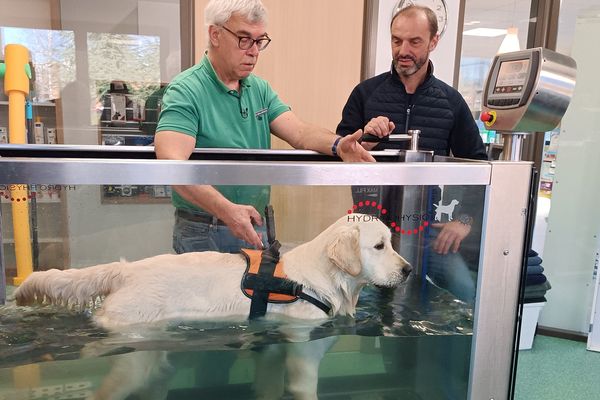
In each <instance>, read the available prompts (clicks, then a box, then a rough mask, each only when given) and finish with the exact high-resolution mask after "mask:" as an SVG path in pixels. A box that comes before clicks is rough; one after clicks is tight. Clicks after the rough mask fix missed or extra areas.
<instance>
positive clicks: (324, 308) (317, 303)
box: [298, 289, 331, 315]
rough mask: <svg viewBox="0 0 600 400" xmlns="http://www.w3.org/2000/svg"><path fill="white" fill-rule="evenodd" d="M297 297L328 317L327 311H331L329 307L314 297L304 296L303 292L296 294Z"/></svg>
mask: <svg viewBox="0 0 600 400" xmlns="http://www.w3.org/2000/svg"><path fill="white" fill-rule="evenodd" d="M301 290H302V289H301ZM298 297H300V298H301V299H302V300H306V301H308V302H309V303H311V304H314V305H315V306H317V307H318V308H320V309H321V310H322V311H323V312H324V313H325V314H327V315H329V311H331V307H329V306H328V305H327V304H325V303H323V302H322V301H321V300H319V299H317V298H315V297H312V296H311V295H309V294H306V293H304V292H300V294H298Z"/></svg>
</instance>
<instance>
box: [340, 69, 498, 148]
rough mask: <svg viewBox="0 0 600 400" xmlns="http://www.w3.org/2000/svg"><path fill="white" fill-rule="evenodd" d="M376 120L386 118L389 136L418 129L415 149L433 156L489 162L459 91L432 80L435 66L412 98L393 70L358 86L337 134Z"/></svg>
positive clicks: (401, 144) (401, 145) (402, 144)
mask: <svg viewBox="0 0 600 400" xmlns="http://www.w3.org/2000/svg"><path fill="white" fill-rule="evenodd" d="M378 116H386V117H388V118H390V119H391V120H392V121H393V122H394V124H395V125H396V129H395V130H394V132H393V133H406V132H407V131H408V130H409V129H420V130H421V136H420V141H419V149H421V150H433V151H434V152H435V154H436V155H443V156H447V155H449V154H450V151H451V152H452V154H453V155H454V156H455V157H460V158H472V159H481V160H484V159H487V154H486V152H485V147H484V145H483V141H482V140H481V136H480V135H479V130H478V128H477V125H476V124H475V121H474V120H473V116H472V115H471V112H470V110H469V107H468V106H467V104H466V103H465V101H464V99H463V98H462V96H461V95H460V93H459V92H458V91H456V90H455V89H454V88H452V87H451V86H448V85H447V84H445V83H444V82H442V81H440V80H439V79H437V78H436V77H435V76H433V64H431V62H430V64H429V70H428V75H427V78H426V79H425V81H424V82H423V84H422V85H421V86H419V87H418V88H417V90H416V91H415V93H414V94H412V95H410V94H407V93H406V90H405V88H404V84H403V83H402V82H401V81H400V78H399V77H398V74H397V73H396V71H395V69H394V68H392V69H391V72H386V73H383V74H381V75H378V76H376V77H373V78H371V79H368V80H366V81H364V82H362V83H360V84H358V86H356V87H355V88H354V90H353V91H352V94H350V97H349V98H348V102H347V103H346V105H345V106H344V110H343V112H342V121H341V122H340V124H339V125H338V127H337V133H338V134H339V135H342V136H345V135H348V134H350V133H353V132H355V131H356V130H357V129H362V128H364V126H365V125H366V124H367V122H369V121H370V120H371V118H374V117H378ZM406 146H408V143H407V142H396V143H386V144H379V145H378V146H377V147H376V148H375V149H374V150H381V149H384V148H399V149H401V148H406Z"/></svg>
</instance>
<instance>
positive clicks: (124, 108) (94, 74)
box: [87, 32, 160, 126]
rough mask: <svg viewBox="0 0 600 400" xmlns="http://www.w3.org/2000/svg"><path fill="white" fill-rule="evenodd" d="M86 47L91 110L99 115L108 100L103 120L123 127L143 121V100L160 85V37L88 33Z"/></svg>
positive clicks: (93, 117)
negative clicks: (92, 103)
mask: <svg viewBox="0 0 600 400" xmlns="http://www.w3.org/2000/svg"><path fill="white" fill-rule="evenodd" d="M87 46H88V71H89V79H90V95H91V98H92V99H95V103H96V104H95V105H94V106H93V109H95V110H96V112H97V113H99V114H101V115H102V111H103V110H104V108H105V106H107V104H106V102H108V107H110V115H109V118H107V119H106V118H105V119H106V120H108V121H114V122H117V123H118V122H122V125H123V126H125V124H126V122H127V121H129V122H139V121H142V120H144V115H143V113H144V111H143V105H144V102H145V101H146V99H147V98H149V97H150V96H151V95H152V94H153V93H154V92H155V91H156V90H158V89H159V88H160V37H158V36H144V35H125V34H110V33H96V32H89V33H88V34H87ZM99 119H100V118H99V115H97V114H96V115H92V119H91V121H92V125H96V124H98V120H99Z"/></svg>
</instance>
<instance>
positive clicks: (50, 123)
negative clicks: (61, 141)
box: [0, 96, 58, 144]
mask: <svg viewBox="0 0 600 400" xmlns="http://www.w3.org/2000/svg"><path fill="white" fill-rule="evenodd" d="M32 111H33V121H34V122H35V121H39V122H41V123H42V124H43V126H41V127H40V128H41V129H42V135H41V138H42V140H41V141H40V140H37V141H36V140H35V138H34V134H33V132H29V126H32V125H33V124H29V125H28V132H27V137H28V141H27V142H28V143H35V144H44V143H46V144H47V143H50V144H54V143H58V139H57V138H58V136H57V129H56V128H57V118H56V104H55V103H53V102H43V103H37V102H34V103H32ZM8 134H9V132H8V100H7V99H6V97H5V96H3V100H0V143H8V137H9V136H8ZM52 137H54V138H55V139H54V140H52ZM49 138H50V140H48V139H49Z"/></svg>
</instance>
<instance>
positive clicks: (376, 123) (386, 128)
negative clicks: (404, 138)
mask: <svg viewBox="0 0 600 400" xmlns="http://www.w3.org/2000/svg"><path fill="white" fill-rule="evenodd" d="M394 128H396V125H394V123H393V122H392V121H390V120H389V118H387V117H375V118H373V119H371V120H370V121H369V122H367V124H366V125H365V134H367V133H368V134H369V135H373V136H377V137H379V138H382V137H385V136H388V135H389V134H390V133H392V132H393V131H394Z"/></svg>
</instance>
